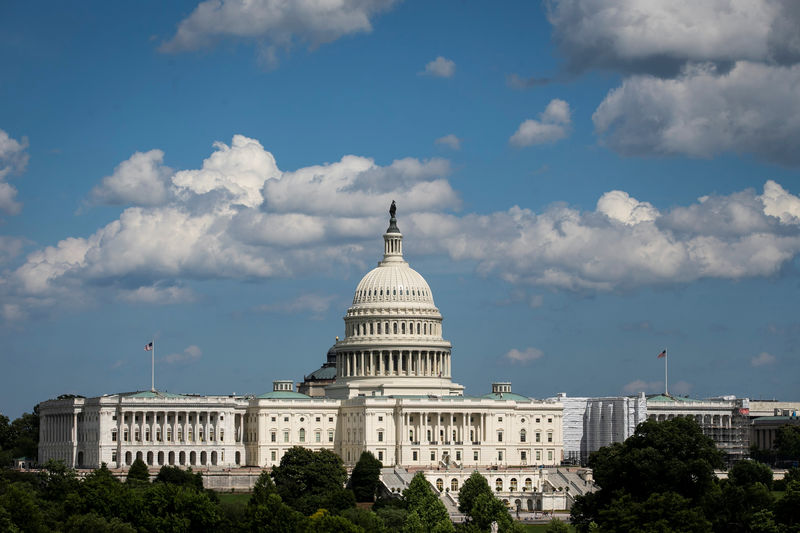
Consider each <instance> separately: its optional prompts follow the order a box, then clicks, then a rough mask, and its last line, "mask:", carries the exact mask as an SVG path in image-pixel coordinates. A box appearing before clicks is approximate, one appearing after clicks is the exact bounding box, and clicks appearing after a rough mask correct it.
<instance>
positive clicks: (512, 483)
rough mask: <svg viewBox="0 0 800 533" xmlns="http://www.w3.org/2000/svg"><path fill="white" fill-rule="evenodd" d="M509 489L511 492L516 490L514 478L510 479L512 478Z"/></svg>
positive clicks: (515, 479)
mask: <svg viewBox="0 0 800 533" xmlns="http://www.w3.org/2000/svg"><path fill="white" fill-rule="evenodd" d="M509 488H510V489H511V490H512V491H513V490H517V478H515V477H512V478H511V483H509Z"/></svg>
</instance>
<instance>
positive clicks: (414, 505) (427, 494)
mask: <svg viewBox="0 0 800 533" xmlns="http://www.w3.org/2000/svg"><path fill="white" fill-rule="evenodd" d="M403 498H404V499H405V500H406V503H407V504H408V513H409V515H408V518H407V519H406V523H407V524H408V520H412V521H415V520H416V519H412V518H411V516H412V515H416V516H417V517H419V519H420V521H421V522H422V525H423V527H424V528H425V529H424V531H434V530H436V531H453V530H454V528H453V523H452V522H451V521H450V515H449V514H448V513H447V508H446V507H445V506H444V504H443V503H442V502H441V500H439V498H438V497H437V496H436V494H434V493H433V490H432V489H431V484H430V483H428V480H427V479H425V476H424V475H423V473H422V472H417V473H416V474H415V475H414V477H413V478H412V479H411V483H409V485H408V488H407V489H406V490H404V491H403Z"/></svg>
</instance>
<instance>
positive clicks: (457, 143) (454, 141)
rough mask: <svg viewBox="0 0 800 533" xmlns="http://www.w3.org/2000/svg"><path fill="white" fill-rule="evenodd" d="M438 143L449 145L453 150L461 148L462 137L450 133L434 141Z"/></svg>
mask: <svg viewBox="0 0 800 533" xmlns="http://www.w3.org/2000/svg"><path fill="white" fill-rule="evenodd" d="M434 142H435V143H436V144H439V145H443V146H448V147H450V148H452V149H453V150H461V139H459V138H458V137H456V136H455V135H454V134H452V133H450V134H448V135H445V136H444V137H439V138H438V139H436V141H434Z"/></svg>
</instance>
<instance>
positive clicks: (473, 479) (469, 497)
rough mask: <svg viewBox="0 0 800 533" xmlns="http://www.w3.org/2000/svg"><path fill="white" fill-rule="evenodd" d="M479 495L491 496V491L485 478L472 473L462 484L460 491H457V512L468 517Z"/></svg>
mask: <svg viewBox="0 0 800 533" xmlns="http://www.w3.org/2000/svg"><path fill="white" fill-rule="evenodd" d="M480 494H488V495H490V496H493V494H492V489H491V488H490V487H489V482H488V481H486V478H485V477H483V476H482V475H480V474H479V473H478V472H473V473H472V474H471V475H470V476H469V477H468V478H467V480H466V481H465V482H464V484H463V485H461V490H459V491H458V510H459V512H461V513H462V514H465V515H469V514H470V512H471V511H472V505H473V504H474V503H475V499H476V498H477V497H478V495H480Z"/></svg>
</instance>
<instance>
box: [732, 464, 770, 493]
mask: <svg viewBox="0 0 800 533" xmlns="http://www.w3.org/2000/svg"><path fill="white" fill-rule="evenodd" d="M728 479H729V480H730V481H731V483H733V484H734V485H738V486H740V487H747V486H749V485H752V484H753V483H763V484H764V486H765V487H767V488H770V487H772V469H770V467H768V466H767V465H765V464H762V463H759V462H757V461H750V460H744V461H739V462H738V463H736V464H735V465H733V467H731V469H730V470H729V471H728Z"/></svg>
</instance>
